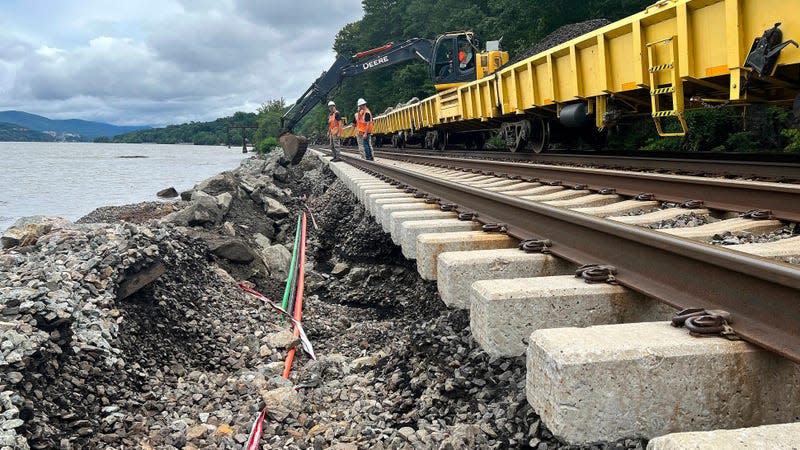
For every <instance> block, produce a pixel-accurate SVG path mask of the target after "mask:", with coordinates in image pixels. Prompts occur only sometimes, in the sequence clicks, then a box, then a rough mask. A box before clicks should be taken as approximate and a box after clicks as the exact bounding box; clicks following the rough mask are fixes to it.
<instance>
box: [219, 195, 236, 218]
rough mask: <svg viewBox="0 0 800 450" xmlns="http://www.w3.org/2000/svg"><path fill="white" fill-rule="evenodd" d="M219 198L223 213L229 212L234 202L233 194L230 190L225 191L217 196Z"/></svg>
mask: <svg viewBox="0 0 800 450" xmlns="http://www.w3.org/2000/svg"><path fill="white" fill-rule="evenodd" d="M215 198H216V199H217V206H219V208H220V209H221V210H222V213H223V214H228V211H230V209H231V203H232V202H233V195H231V193H230V192H223V193H222V194H219V195H217V196H216V197H215Z"/></svg>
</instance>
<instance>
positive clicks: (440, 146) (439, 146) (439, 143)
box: [435, 130, 450, 151]
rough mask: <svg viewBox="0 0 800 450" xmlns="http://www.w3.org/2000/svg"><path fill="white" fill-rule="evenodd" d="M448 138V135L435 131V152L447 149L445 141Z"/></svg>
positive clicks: (444, 132)
mask: <svg viewBox="0 0 800 450" xmlns="http://www.w3.org/2000/svg"><path fill="white" fill-rule="evenodd" d="M449 138H450V136H449V133H447V132H446V131H440V130H436V144H435V147H436V150H439V151H444V150H445V149H446V148H447V141H448V140H449Z"/></svg>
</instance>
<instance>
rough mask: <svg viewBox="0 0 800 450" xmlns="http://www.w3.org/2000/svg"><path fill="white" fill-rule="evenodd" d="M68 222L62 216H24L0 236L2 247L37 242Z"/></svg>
mask: <svg viewBox="0 0 800 450" xmlns="http://www.w3.org/2000/svg"><path fill="white" fill-rule="evenodd" d="M68 224H70V222H69V221H68V220H66V219H62V218H61V217H45V216H27V217H22V218H20V219H18V220H17V221H16V222H14V224H13V225H11V227H10V228H9V229H8V230H6V231H5V232H4V233H3V235H2V236H0V245H2V248H11V247H16V246H17V245H20V244H22V245H31V244H35V243H36V240H37V239H39V238H40V237H42V236H44V235H45V234H47V233H50V232H51V231H53V230H54V229H58V228H62V227H64V226H66V225H68Z"/></svg>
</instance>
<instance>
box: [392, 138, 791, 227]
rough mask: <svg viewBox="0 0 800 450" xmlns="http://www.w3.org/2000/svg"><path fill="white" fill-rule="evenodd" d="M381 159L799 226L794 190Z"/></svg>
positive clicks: (537, 167)
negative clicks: (768, 216) (698, 205)
mask: <svg viewBox="0 0 800 450" xmlns="http://www.w3.org/2000/svg"><path fill="white" fill-rule="evenodd" d="M381 156H382V157H384V158H388V159H394V160H402V161H408V162H413V163H418V164H420V163H421V164H434V165H437V164H438V165H442V166H445V167H452V168H458V169H466V170H481V171H484V172H492V173H495V174H502V175H510V176H520V177H524V178H535V179H540V180H548V181H556V180H558V181H561V182H562V183H563V184H564V185H565V186H568V185H576V184H585V185H587V186H588V188H589V189H593V190H600V189H605V188H613V189H615V190H616V192H617V193H618V194H621V195H626V196H636V195H638V194H640V193H643V192H649V193H653V194H655V196H656V199H657V200H660V201H668V202H685V201H687V200H702V201H703V202H704V204H705V206H706V207H707V208H711V209H719V210H723V211H736V212H745V211H749V210H751V209H766V210H770V211H772V213H773V215H774V216H775V217H776V218H778V219H782V220H788V221H792V222H800V185H797V184H786V183H766V182H753V181H743V180H726V179H721V178H704V177H690V176H683V175H663V174H657V173H643V172H627V171H621V170H609V169H589V168H583V167H565V166H548V165H541V164H526V163H512V162H502V161H486V160H476V159H465V158H447V157H439V156H427V155H408V154H388V155H387V154H383V155H381Z"/></svg>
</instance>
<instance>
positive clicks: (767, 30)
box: [375, 0, 800, 151]
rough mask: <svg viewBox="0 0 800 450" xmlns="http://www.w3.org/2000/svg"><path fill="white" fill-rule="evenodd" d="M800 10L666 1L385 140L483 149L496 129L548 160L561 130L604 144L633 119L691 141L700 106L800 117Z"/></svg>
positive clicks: (387, 125) (799, 5)
mask: <svg viewBox="0 0 800 450" xmlns="http://www.w3.org/2000/svg"><path fill="white" fill-rule="evenodd" d="M798 11H800V0H662V1H659V2H658V3H655V4H653V5H652V6H650V7H648V8H647V9H645V10H644V11H642V12H640V13H638V14H635V15H633V16H630V17H627V18H625V19H622V20H619V21H617V22H614V23H611V24H609V25H607V26H605V27H602V28H599V29H597V30H595V31H593V32H590V33H587V34H584V35H582V36H580V37H578V38H576V39H572V40H570V41H567V42H564V43H562V44H560V45H558V46H556V47H553V48H551V49H548V50H546V51H544V52H541V53H539V54H536V55H533V56H531V57H529V58H526V59H524V60H521V61H519V62H516V63H514V64H511V65H508V66H505V67H502V68H500V69H499V70H497V71H496V72H494V73H492V74H491V75H489V76H486V77H483V78H480V79H477V80H476V81H472V82H469V83H464V84H461V85H459V86H457V87H455V88H452V89H449V90H445V91H442V92H439V93H437V94H436V95H433V96H431V97H428V98H425V99H423V100H421V101H419V102H415V103H413V104H409V105H406V106H402V107H400V108H396V109H394V110H392V111H390V112H388V113H386V114H381V115H379V116H376V119H375V133H376V135H378V136H382V137H384V139H385V138H387V137H391V139H392V141H393V143H395V145H398V146H402V145H403V144H404V143H405V142H410V141H411V140H412V139H416V140H418V141H424V144H425V146H427V147H429V148H436V147H440V148H441V147H443V146H445V145H447V143H448V142H453V141H458V142H465V143H466V144H467V145H468V146H472V147H479V146H482V143H483V141H484V139H485V136H486V132H487V131H489V130H499V131H500V133H501V136H502V137H503V138H504V139H505V140H506V142H507V143H508V145H509V147H510V148H511V149H512V151H516V150H520V149H525V148H527V149H532V150H534V151H541V150H543V149H544V148H546V147H547V145H548V143H549V141H550V137H551V134H553V133H554V132H555V131H556V130H557V129H558V130H562V131H563V130H565V129H566V130H568V131H569V130H570V129H576V131H575V132H574V133H572V132H570V134H575V133H578V134H581V135H583V136H589V137H590V138H591V137H593V136H594V137H599V136H601V132H602V130H604V129H605V128H606V127H608V126H610V125H613V124H614V123H616V122H617V121H619V120H620V119H623V118H625V117H628V116H634V115H642V114H649V115H651V116H652V117H653V120H654V121H655V122H656V126H657V129H658V131H659V133H660V134H661V135H663V136H673V135H683V134H685V133H686V131H687V129H686V121H685V116H684V113H685V110H686V109H689V108H695V107H702V106H707V105H745V104H752V103H770V104H791V103H792V102H793V101H794V102H795V105H796V106H795V107H796V108H797V107H798V106H797V105H799V104H800V101H799V100H796V99H797V98H800V97H798V93H800V49H798V48H797V43H796V42H794V41H792V40H791V39H792V38H795V39H800V14H798ZM783 36H786V37H787V38H788V40H785V39H784V38H783ZM668 121H672V124H670V125H667V124H666V123H665V122H668Z"/></svg>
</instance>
